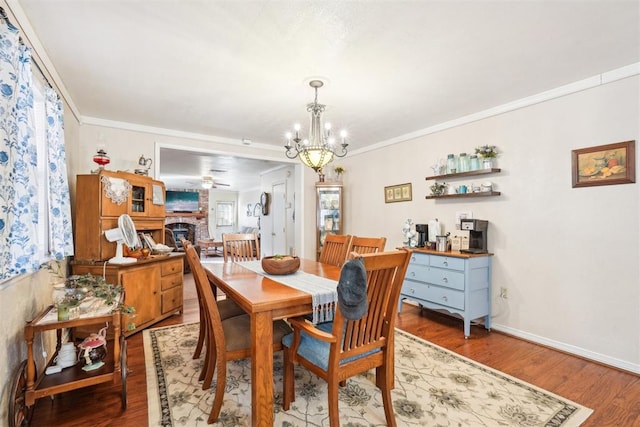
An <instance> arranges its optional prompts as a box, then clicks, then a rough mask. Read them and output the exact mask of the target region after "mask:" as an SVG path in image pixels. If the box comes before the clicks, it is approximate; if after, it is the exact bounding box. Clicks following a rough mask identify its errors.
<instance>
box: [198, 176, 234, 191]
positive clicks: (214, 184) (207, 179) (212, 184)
mask: <svg viewBox="0 0 640 427" xmlns="http://www.w3.org/2000/svg"><path fill="white" fill-rule="evenodd" d="M229 186H230V184H225V183H223V182H218V181H216V180H214V179H213V177H212V176H209V175H205V176H203V177H202V188H204V189H205V190H208V189H210V188H218V187H229Z"/></svg>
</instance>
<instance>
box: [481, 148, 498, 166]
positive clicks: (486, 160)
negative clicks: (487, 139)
mask: <svg viewBox="0 0 640 427" xmlns="http://www.w3.org/2000/svg"><path fill="white" fill-rule="evenodd" d="M476 154H477V155H478V156H480V157H481V158H482V167H483V168H484V169H491V168H493V159H495V158H496V157H498V148H497V147H496V146H495V145H481V146H479V147H476Z"/></svg>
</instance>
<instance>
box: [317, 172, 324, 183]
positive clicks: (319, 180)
mask: <svg viewBox="0 0 640 427" xmlns="http://www.w3.org/2000/svg"><path fill="white" fill-rule="evenodd" d="M318 182H324V174H323V173H320V174H318Z"/></svg>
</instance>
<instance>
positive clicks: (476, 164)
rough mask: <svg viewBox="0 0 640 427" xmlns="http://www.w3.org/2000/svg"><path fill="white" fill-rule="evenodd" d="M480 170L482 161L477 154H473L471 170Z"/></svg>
mask: <svg viewBox="0 0 640 427" xmlns="http://www.w3.org/2000/svg"><path fill="white" fill-rule="evenodd" d="M479 169H480V161H479V160H478V156H477V155H475V154H472V155H471V159H470V162H469V170H472V171H477V170H479Z"/></svg>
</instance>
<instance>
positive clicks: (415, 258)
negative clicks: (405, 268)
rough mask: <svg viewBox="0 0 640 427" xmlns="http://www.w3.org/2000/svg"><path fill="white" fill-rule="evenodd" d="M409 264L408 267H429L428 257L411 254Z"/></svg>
mask: <svg viewBox="0 0 640 427" xmlns="http://www.w3.org/2000/svg"><path fill="white" fill-rule="evenodd" d="M409 262H410V264H409V265H416V264H419V265H429V255H427V254H419V253H415V252H414V253H412V254H411V260H410V261H409Z"/></svg>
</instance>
